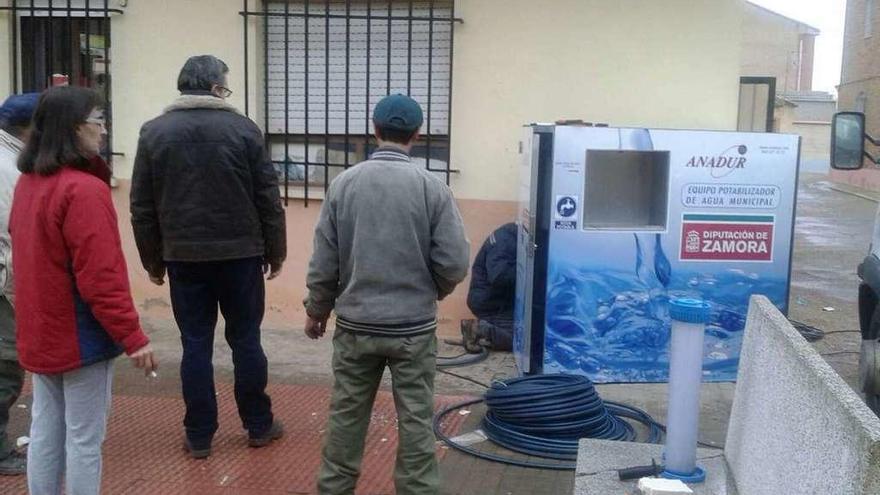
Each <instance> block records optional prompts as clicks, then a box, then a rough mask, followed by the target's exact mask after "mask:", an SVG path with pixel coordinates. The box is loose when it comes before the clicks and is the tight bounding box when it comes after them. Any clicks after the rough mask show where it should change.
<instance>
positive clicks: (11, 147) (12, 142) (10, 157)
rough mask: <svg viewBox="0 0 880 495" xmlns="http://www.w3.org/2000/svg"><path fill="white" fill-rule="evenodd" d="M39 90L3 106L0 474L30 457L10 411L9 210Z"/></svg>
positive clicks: (17, 382)
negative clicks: (10, 428)
mask: <svg viewBox="0 0 880 495" xmlns="http://www.w3.org/2000/svg"><path fill="white" fill-rule="evenodd" d="M39 97H40V95H39V93H27V94H23V95H12V96H10V97H9V98H7V99H6V101H5V102H3V105H2V106H0V475H8V476H14V475H20V474H24V473H25V470H26V469H27V458H26V456H25V455H24V454H23V453H21V452H18V451H17V450H16V448H15V445H14V444H13V442H12V441H11V440H10V439H9V435H8V433H7V431H6V427H7V425H8V424H9V411H10V410H11V408H12V405H13V404H15V401H16V400H17V399H18V396H19V394H21V386H22V384H23V383H24V370H23V369H22V368H21V365H20V364H19V363H18V353H17V352H16V351H15V315H14V312H13V309H12V304H13V297H14V291H13V290H12V243H11V241H10V239H9V210H10V208H11V207H12V193H13V192H14V191H15V183H16V182H17V181H18V176H19V172H18V167H17V166H16V161H17V160H18V154H19V153H20V152H21V149H22V148H23V147H24V141H27V136H28V133H29V132H30V124H31V115H33V113H34V108H36V106H37V99H38V98H39Z"/></svg>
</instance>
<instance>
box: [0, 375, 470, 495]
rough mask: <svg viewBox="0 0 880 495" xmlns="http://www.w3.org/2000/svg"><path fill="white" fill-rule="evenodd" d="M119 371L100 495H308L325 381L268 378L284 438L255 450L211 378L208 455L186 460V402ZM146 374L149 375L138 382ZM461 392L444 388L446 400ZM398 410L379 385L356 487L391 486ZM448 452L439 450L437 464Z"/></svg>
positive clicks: (375, 490)
mask: <svg viewBox="0 0 880 495" xmlns="http://www.w3.org/2000/svg"><path fill="white" fill-rule="evenodd" d="M123 366H127V363H124V362H120V363H119V366H118V367H117V368H118V369H117V371H118V372H122V374H124V375H126V376H125V377H124V378H123V379H122V380H121V382H122V383H119V384H118V385H122V386H123V388H125V389H127V390H124V391H123V392H122V393H119V391H117V393H116V395H115V396H114V397H113V411H112V415H111V419H110V424H109V428H108V432H107V441H106V443H105V444H104V477H103V493H107V494H112V495H116V494H126V495H135V494H144V495H146V494H162V495H172V494H181V495H184V494H186V495H190V494H242V495H245V494H272V493H279V494H280V493H296V494H306V493H314V485H315V476H316V473H317V471H318V467H319V464H320V459H321V457H320V449H321V442H322V439H323V435H324V428H325V425H326V421H327V413H328V404H329V396H330V388H329V387H327V386H317V385H270V386H269V393H270V394H271V396H272V402H273V408H274V412H275V415H276V417H278V418H279V419H281V420H282V421H284V426H285V436H284V437H283V438H282V439H281V440H279V441H277V442H276V443H273V444H272V445H271V446H269V447H266V448H262V449H250V448H248V447H247V441H246V436H245V432H244V431H243V430H242V429H241V427H240V422H239V419H238V416H237V413H236V410H235V401H234V399H233V395H232V386H231V384H229V383H218V403H219V411H220V423H221V426H220V430H219V431H218V432H217V435H216V436H215V438H214V444H213V449H214V451H213V454H212V455H211V457H209V458H208V459H207V460H195V459H191V458H189V457H188V456H187V455H186V453H185V452H184V450H183V448H182V441H183V429H182V424H181V422H182V418H183V401H182V400H181V399H180V398H179V397H176V396H168V395H167V394H166V392H167V391H169V390H167V389H168V388H169V387H167V386H166V385H165V384H153V383H148V382H145V383H142V384H141V385H140V386H134V385H133V384H132V381H134V380H135V379H136V377H132V376H130V375H131V374H132V373H130V372H125V371H124V370H122V369H121V368H122V367H123ZM142 380H144V381H145V380H146V379H142ZM118 388H119V387H118V386H117V389H118ZM465 398H466V397H461V396H451V395H443V396H438V397H437V398H436V406H437V407H438V408H439V407H443V406H446V405H449V404H450V403H454V402H459V401H461V400H463V399H465ZM29 403H30V390H27V391H26V395H24V397H23V400H22V401H20V402H19V404H22V405H25V406H27V409H25V408H21V407H16V408H15V410H14V414H15V416H16V417H15V422H14V424H13V425H12V431H11V433H12V434H13V435H18V434H22V431H23V426H24V422H25V421H26V419H27V412H28V411H29ZM464 420H465V417H464V416H461V415H458V414H456V415H452V416H450V417H449V419H448V420H447V421H446V422H445V424H444V425H443V427H444V430H443V431H444V432H447V433H448V434H453V435H454V434H456V433H457V432H458V431H459V430H460V428H461V425H462V423H463V422H464ZM396 422H397V419H396V415H395V413H394V405H393V401H392V397H391V394H390V392H388V391H380V392H379V394H378V396H377V398H376V404H375V407H374V409H373V415H372V419H371V423H370V430H369V433H368V436H367V446H366V449H365V455H364V463H363V466H362V473H363V475H362V476H361V478H360V483H359V485H358V493H359V494H390V493H393V486H394V485H393V480H392V472H393V465H394V456H395V451H396V445H397V431H396ZM446 454H447V451H446V449H442V448H440V449H438V456H439V457H440V459H441V461H442V460H443V458H444V457H445V456H446ZM0 493H3V494H4V495H19V494H26V493H27V489H26V482H25V478H24V477H23V476H22V477H0Z"/></svg>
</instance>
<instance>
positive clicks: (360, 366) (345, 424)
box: [318, 329, 440, 495]
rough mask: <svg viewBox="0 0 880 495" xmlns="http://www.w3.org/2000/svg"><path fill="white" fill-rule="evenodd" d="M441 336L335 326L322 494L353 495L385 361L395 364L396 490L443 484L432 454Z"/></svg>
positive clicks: (417, 492) (421, 490)
mask: <svg viewBox="0 0 880 495" xmlns="http://www.w3.org/2000/svg"><path fill="white" fill-rule="evenodd" d="M436 358H437V338H436V337H435V336H434V333H433V332H432V333H429V334H425V335H418V336H415V337H403V338H395V337H374V336H370V335H361V334H354V333H351V332H347V331H344V330H339V329H337V330H336V333H335V334H334V335H333V373H334V377H335V384H334V385H333V396H332V398H331V402H330V419H329V421H328V428H327V436H326V438H325V441H324V451H323V453H322V455H321V471H320V473H319V475H318V492H319V493H321V494H322V495H331V494H332V495H347V494H352V493H354V488H355V485H356V484H357V479H358V476H359V475H360V465H361V460H362V459H363V453H364V440H365V438H366V435H367V427H368V426H369V425H370V416H371V413H372V410H373V401H374V399H375V398H376V391H377V390H378V388H379V383H380V381H381V380H382V374H383V372H384V371H385V367H386V366H387V367H388V368H389V369H390V370H391V383H392V391H393V394H394V406H395V408H396V409H397V418H398V437H399V443H398V447H397V462H396V464H395V468H394V484H395V488H396V492H397V493H398V494H399V495H423V494H424V495H434V494H436V493H437V492H438V488H439V483H440V480H439V474H438V471H437V459H436V457H435V456H434V443H435V438H434V432H433V430H432V428H431V419H432V416H433V413H434V374H435V372H436Z"/></svg>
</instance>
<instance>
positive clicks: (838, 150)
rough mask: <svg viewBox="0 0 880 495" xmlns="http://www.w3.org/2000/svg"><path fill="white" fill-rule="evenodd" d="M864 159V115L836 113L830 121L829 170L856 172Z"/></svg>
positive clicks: (859, 113) (858, 113)
mask: <svg viewBox="0 0 880 495" xmlns="http://www.w3.org/2000/svg"><path fill="white" fill-rule="evenodd" d="M864 157H865V114H863V113H861V112H838V113H836V114H834V119H833V120H832V121H831V168H834V169H837V170H858V169H860V168H862V165H863V163H864Z"/></svg>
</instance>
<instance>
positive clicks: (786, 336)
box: [725, 296, 880, 495]
mask: <svg viewBox="0 0 880 495" xmlns="http://www.w3.org/2000/svg"><path fill="white" fill-rule="evenodd" d="M745 332H746V334H745V339H744V342H743V348H742V353H741V358H740V365H739V375H738V379H737V385H736V395H735V398H734V403H733V410H732V412H731V417H730V426H729V429H728V432H727V442H726V446H725V457H726V459H727V462H728V465H729V467H730V469H731V471H732V474H733V478H734V479H735V480H736V486H737V490H738V491H739V493H740V495H765V494H766V495H771V494H774V495H776V494H781V493H816V494H820V493H822V494H835V495H871V494H878V493H880V419H878V418H877V417H876V416H875V415H874V414H873V413H872V412H871V411H870V410H869V409H868V408H867V406H865V405H864V403H863V402H862V400H861V398H860V397H859V396H858V395H857V394H855V393H854V392H853V391H852V389H851V388H850V387H849V386H848V385H847V384H846V383H845V382H844V381H843V379H841V378H840V376H838V375H837V373H835V372H834V370H833V369H832V368H831V367H830V366H829V365H828V364H827V363H826V362H825V361H824V360H823V359H822V357H821V356H819V354H818V353H817V352H816V351H815V350H814V349H813V348H812V346H811V345H810V344H808V343H807V342H806V340H804V339H803V338H802V337H801V336H800V334H799V333H798V332H797V331H796V330H795V329H794V328H793V327H792V326H791V325H790V324H789V323H788V320H786V318H785V317H784V316H783V315H782V314H781V313H780V312H779V311H778V310H777V309H776V307H774V306H773V304H771V303H770V301H768V300H767V299H766V298H765V297H763V296H755V297H753V298H752V301H751V305H750V308H749V315H748V321H747V324H746V330H745Z"/></svg>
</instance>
